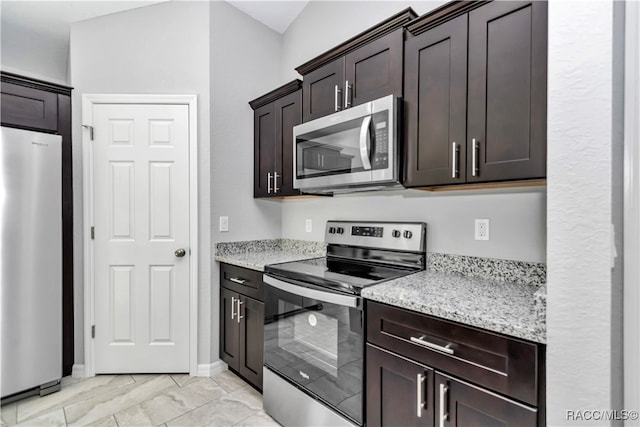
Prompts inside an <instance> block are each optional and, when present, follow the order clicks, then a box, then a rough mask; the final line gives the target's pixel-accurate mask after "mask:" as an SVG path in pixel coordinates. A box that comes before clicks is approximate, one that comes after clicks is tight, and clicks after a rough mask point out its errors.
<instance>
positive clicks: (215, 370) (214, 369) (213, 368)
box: [197, 360, 227, 377]
mask: <svg viewBox="0 0 640 427" xmlns="http://www.w3.org/2000/svg"><path fill="white" fill-rule="evenodd" d="M226 370H227V364H226V363H224V362H223V361H222V360H217V361H215V362H213V363H201V364H199V365H198V373H197V376H199V377H212V376H214V375H217V374H219V373H220V372H222V371H226Z"/></svg>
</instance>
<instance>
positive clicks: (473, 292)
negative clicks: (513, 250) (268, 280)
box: [214, 239, 546, 343]
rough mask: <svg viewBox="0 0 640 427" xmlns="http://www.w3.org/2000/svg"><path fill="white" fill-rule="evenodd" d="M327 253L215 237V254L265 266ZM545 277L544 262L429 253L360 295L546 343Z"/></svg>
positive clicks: (318, 247)
mask: <svg viewBox="0 0 640 427" xmlns="http://www.w3.org/2000/svg"><path fill="white" fill-rule="evenodd" d="M325 255H326V245H325V244H324V243H323V242H310V241H302V240H290V239H272V240H251V241H241V242H223V243H217V244H216V245H215V257H214V259H215V260H216V261H220V262H224V263H227V264H233V265H237V266H240V267H245V268H250V269H252V270H257V271H264V267H265V265H268V264H277V263H281V262H289V261H298V260H303V259H311V258H318V257H323V256H325ZM544 282H546V267H545V265H544V264H539V263H525V262H519V261H508V260H498V259H490V258H478V257H469V256H460V255H448V254H436V253H429V254H428V255H427V270H426V271H422V272H420V273H415V274H412V275H409V276H405V277H401V278H399V279H395V280H390V281H388V282H384V283H381V284H379V285H374V286H370V287H368V288H365V289H363V291H362V297H363V298H366V299H369V300H372V301H378V302H382V303H386V304H389V305H393V306H396V307H402V308H406V309H409V310H413V311H416V312H420V313H425V314H429V315H433V316H436V317H440V318H443V319H448V320H453V321H455V322H459V323H462V324H465V325H469V326H475V327H478V328H482V329H486V330H489V331H494V332H499V333H502V334H505V335H509V336H512V337H516V338H523V339H526V340H530V341H535V342H539V343H545V342H546V286H545V285H544Z"/></svg>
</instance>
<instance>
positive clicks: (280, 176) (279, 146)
mask: <svg viewBox="0 0 640 427" xmlns="http://www.w3.org/2000/svg"><path fill="white" fill-rule="evenodd" d="M301 84H302V82H301V81H300V80H294V81H292V82H290V83H288V84H286V85H284V86H281V87H279V88H278V89H275V90H273V91H271V92H269V93H267V94H265V95H263V96H261V97H260V98H257V99H254V100H253V101H251V102H249V105H251V108H253V110H254V113H253V115H254V122H253V132H254V134H253V140H254V146H253V150H254V171H253V197H255V198H258V197H283V196H297V195H300V191H299V190H295V189H294V188H293V127H294V126H295V125H297V124H300V123H301V122H302V91H301V89H300V87H301Z"/></svg>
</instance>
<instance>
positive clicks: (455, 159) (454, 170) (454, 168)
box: [451, 142, 458, 178]
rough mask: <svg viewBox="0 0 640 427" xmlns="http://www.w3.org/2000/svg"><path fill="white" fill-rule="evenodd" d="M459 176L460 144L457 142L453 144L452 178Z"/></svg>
mask: <svg viewBox="0 0 640 427" xmlns="http://www.w3.org/2000/svg"><path fill="white" fill-rule="evenodd" d="M457 177H458V144H456V143H455V142H453V143H452V146H451V178H457Z"/></svg>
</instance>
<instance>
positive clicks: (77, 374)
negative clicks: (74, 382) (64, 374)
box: [71, 363, 87, 378]
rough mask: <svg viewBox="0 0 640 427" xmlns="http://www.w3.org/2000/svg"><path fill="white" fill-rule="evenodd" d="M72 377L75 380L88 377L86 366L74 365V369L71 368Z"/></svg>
mask: <svg viewBox="0 0 640 427" xmlns="http://www.w3.org/2000/svg"><path fill="white" fill-rule="evenodd" d="M71 376H72V377H74V378H84V377H86V376H87V373H86V371H85V369H84V365H80V364H77V363H74V364H73V367H72V368H71Z"/></svg>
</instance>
